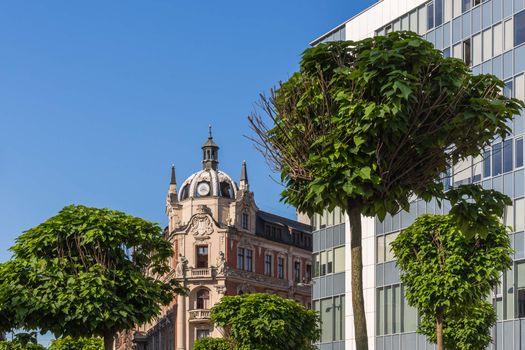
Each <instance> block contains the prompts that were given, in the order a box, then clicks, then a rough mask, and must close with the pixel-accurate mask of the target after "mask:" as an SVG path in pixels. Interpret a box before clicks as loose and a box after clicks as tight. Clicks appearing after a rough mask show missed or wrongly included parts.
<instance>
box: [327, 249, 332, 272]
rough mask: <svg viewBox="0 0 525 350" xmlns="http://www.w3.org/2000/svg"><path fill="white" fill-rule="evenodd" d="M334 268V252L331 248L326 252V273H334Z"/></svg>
mask: <svg viewBox="0 0 525 350" xmlns="http://www.w3.org/2000/svg"><path fill="white" fill-rule="evenodd" d="M333 268H334V252H333V251H332V250H331V249H330V250H329V251H327V252H326V273H332V272H333Z"/></svg>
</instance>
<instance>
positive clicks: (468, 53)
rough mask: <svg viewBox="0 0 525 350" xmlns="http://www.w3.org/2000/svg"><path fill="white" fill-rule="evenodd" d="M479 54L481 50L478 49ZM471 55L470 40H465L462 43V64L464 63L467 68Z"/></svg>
mask: <svg viewBox="0 0 525 350" xmlns="http://www.w3.org/2000/svg"><path fill="white" fill-rule="evenodd" d="M478 36H479V34H478ZM480 46H481V45H480ZM480 52H481V49H480ZM471 54H472V50H471V47H470V39H467V40H465V41H464V42H463V62H465V64H466V65H467V66H470V63H471V61H472V60H471Z"/></svg>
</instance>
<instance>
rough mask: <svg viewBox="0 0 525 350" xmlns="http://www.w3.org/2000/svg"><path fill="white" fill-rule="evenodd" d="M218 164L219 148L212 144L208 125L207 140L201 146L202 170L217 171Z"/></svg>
mask: <svg viewBox="0 0 525 350" xmlns="http://www.w3.org/2000/svg"><path fill="white" fill-rule="evenodd" d="M218 164H219V146H217V145H216V144H215V142H213V136H212V134H211V124H210V125H208V140H207V141H206V142H205V143H204V145H202V166H203V168H204V169H214V170H217V165H218Z"/></svg>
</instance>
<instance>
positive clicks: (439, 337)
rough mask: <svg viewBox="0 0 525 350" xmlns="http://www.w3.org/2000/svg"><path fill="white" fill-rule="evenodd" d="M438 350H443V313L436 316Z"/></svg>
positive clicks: (439, 312) (440, 312)
mask: <svg viewBox="0 0 525 350" xmlns="http://www.w3.org/2000/svg"><path fill="white" fill-rule="evenodd" d="M436 350H443V311H441V310H440V311H438V312H437V315H436Z"/></svg>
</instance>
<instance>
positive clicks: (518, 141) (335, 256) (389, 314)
mask: <svg viewBox="0 0 525 350" xmlns="http://www.w3.org/2000/svg"><path fill="white" fill-rule="evenodd" d="M398 30H411V31H415V32H417V33H419V34H420V35H421V36H423V37H424V38H426V39H427V40H429V41H430V42H432V43H433V44H434V45H435V47H436V48H438V49H440V50H442V51H443V54H444V55H445V56H452V57H456V58H460V59H462V60H464V61H465V62H466V63H467V64H469V65H470V66H471V67H472V71H473V73H474V74H480V73H490V74H494V75H496V76H498V77H499V78H500V79H502V80H503V81H504V82H505V89H504V91H503V93H504V94H506V95H508V96H513V97H517V98H519V99H522V100H525V78H524V77H525V75H524V74H525V0H484V1H483V0H433V1H421V0H383V1H380V2H377V3H376V4H374V5H373V6H371V7H370V8H368V9H366V10H365V11H363V12H361V13H360V14H358V15H356V16H355V17H353V18H351V19H349V20H348V21H346V22H345V23H343V24H341V25H339V26H337V27H335V28H334V29H333V30H331V31H330V32H328V33H326V34H325V35H323V36H321V37H320V38H318V39H316V40H314V41H313V42H312V43H311V45H317V44H318V43H320V42H324V41H333V40H359V39H364V38H366V37H371V36H374V35H382V34H385V33H388V32H390V31H398ZM512 128H513V135H512V136H511V137H509V138H507V139H506V140H503V141H502V140H495V141H494V142H493V143H492V145H491V146H490V147H488V148H487V149H485V150H484V155H483V157H480V158H479V159H469V160H467V161H465V162H464V163H462V164H459V165H457V166H455V168H454V169H451V173H452V174H453V176H452V177H451V178H450V180H447V183H446V184H445V185H446V186H450V185H460V184H465V183H479V184H481V185H482V186H483V187H485V188H494V189H496V190H498V191H501V192H503V193H505V194H507V195H508V196H510V197H511V198H512V199H513V206H512V207H509V208H508V209H507V212H506V215H505V217H504V220H505V222H506V224H507V225H509V226H512V227H513V230H514V231H513V232H512V233H511V238H512V244H513V249H514V256H513V258H514V264H513V268H512V269H511V270H509V271H507V272H506V273H505V274H504V275H503V276H502V278H501V284H500V286H498V287H497V288H495V290H494V293H493V295H492V301H493V304H494V307H495V309H496V311H497V314H498V323H497V326H496V327H495V328H494V330H493V340H494V343H493V344H492V345H491V346H490V349H498V350H503V349H504V350H511V349H516V350H517V349H522V348H523V349H525V235H524V231H525V198H524V196H525V175H524V171H525V170H524V167H523V131H524V126H523V115H522V116H517V117H516V118H515V120H514V121H513V125H512ZM447 210H448V207H447V205H446V203H445V205H443V206H442V207H440V206H438V205H437V203H436V202H435V201H431V202H429V203H426V202H423V201H415V202H413V203H412V204H411V207H410V212H402V213H400V214H398V215H395V216H387V218H386V219H385V220H384V222H380V221H379V220H376V219H371V218H363V219H362V221H363V231H364V232H363V255H364V257H363V259H364V261H363V264H364V270H363V277H364V296H365V310H366V315H367V325H368V335H369V345H370V349H376V350H394V349H396V350H397V349H414V350H423V349H433V348H434V346H433V345H431V344H428V343H427V341H426V339H425V337H423V336H420V335H417V334H416V333H415V330H416V327H417V324H418V315H417V312H416V310H414V309H413V308H411V307H410V306H409V305H408V304H407V303H406V302H405V300H404V297H403V293H404V290H403V286H402V284H401V283H400V281H399V271H398V270H397V268H396V266H395V261H394V257H393V254H392V253H391V251H390V244H391V242H392V241H393V240H394V239H395V237H396V235H397V234H398V233H399V231H400V230H402V229H403V228H405V227H407V226H409V225H410V224H411V223H412V222H413V221H414V219H415V218H416V217H417V216H418V215H421V214H424V213H445V212H446V211H447ZM345 221H346V220H344V217H343V216H342V215H341V213H340V212H338V211H336V212H332V213H328V212H326V213H325V214H324V215H317V216H315V217H314V218H313V225H314V227H315V231H314V237H313V238H314V245H313V249H314V288H313V299H314V307H315V308H316V309H317V310H319V312H320V314H321V318H322V321H323V327H322V339H321V342H320V344H319V348H320V349H321V350H325V349H330V350H331V349H354V348H355V344H354V335H353V316H352V307H351V288H350V259H349V256H350V247H349V242H350V240H349V227H348V224H347V223H345Z"/></svg>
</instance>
